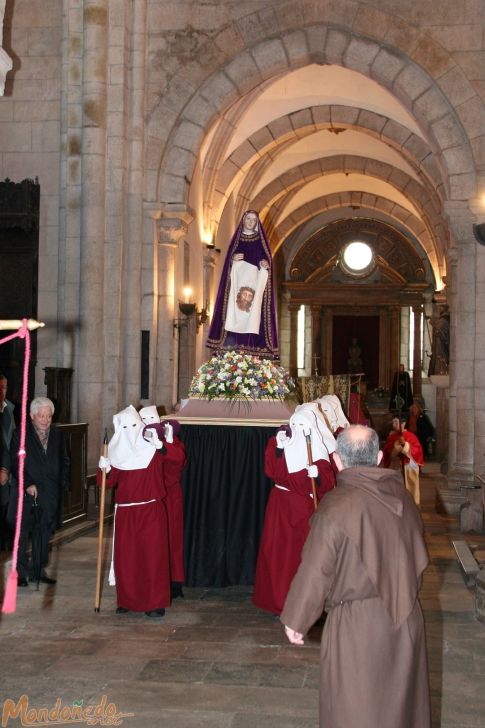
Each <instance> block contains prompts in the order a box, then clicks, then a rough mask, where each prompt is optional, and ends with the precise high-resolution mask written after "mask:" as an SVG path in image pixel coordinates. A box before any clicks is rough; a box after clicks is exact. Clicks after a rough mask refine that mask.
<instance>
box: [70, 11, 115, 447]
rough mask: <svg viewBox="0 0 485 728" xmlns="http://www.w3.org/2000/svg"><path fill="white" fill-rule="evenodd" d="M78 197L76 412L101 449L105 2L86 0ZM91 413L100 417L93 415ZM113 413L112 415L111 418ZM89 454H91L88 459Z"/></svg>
mask: <svg viewBox="0 0 485 728" xmlns="http://www.w3.org/2000/svg"><path fill="white" fill-rule="evenodd" d="M83 7H84V13H83V20H84V34H83V87H82V94H83V118H82V141H81V169H82V173H81V175H82V187H81V188H82V198H81V251H80V270H81V283H80V300H79V314H80V323H79V347H78V365H77V366H76V367H75V369H76V370H77V388H78V416H79V419H80V421H81V422H82V421H89V443H90V451H91V452H92V453H93V456H94V454H95V452H99V443H101V441H102V434H103V431H102V429H103V421H104V420H105V419H106V418H105V413H104V412H103V411H102V409H101V408H100V403H103V389H104V371H103V370H104V362H105V358H104V355H105V352H104V330H103V324H104V310H103V294H104V273H105V271H104V267H105V260H104V246H105V212H106V208H105V188H106V99H107V44H108V12H107V0H84V6H83ZM93 413H99V416H95V417H93ZM112 414H113V413H112V412H111V416H112ZM91 459H92V458H90V460H91Z"/></svg>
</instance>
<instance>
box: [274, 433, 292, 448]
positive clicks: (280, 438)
mask: <svg viewBox="0 0 485 728" xmlns="http://www.w3.org/2000/svg"><path fill="white" fill-rule="evenodd" d="M289 441H290V438H289V437H288V435H287V434H286V432H285V431H284V430H280V431H279V432H277V433H276V447H277V448H279V449H280V450H283V448H284V447H286V445H288V443H289Z"/></svg>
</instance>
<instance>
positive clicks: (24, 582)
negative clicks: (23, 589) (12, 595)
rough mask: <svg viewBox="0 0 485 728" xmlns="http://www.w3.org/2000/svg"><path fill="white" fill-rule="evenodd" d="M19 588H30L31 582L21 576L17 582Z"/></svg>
mask: <svg viewBox="0 0 485 728" xmlns="http://www.w3.org/2000/svg"><path fill="white" fill-rule="evenodd" d="M17 586H29V582H28V581H27V579H26V578H25V577H24V576H19V578H18V580H17Z"/></svg>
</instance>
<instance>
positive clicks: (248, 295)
mask: <svg viewBox="0 0 485 728" xmlns="http://www.w3.org/2000/svg"><path fill="white" fill-rule="evenodd" d="M267 282H268V270H267V269H266V268H258V267H257V266H255V265H252V264H251V263H246V261H244V260H235V261H234V262H233V264H232V268H231V286H230V289H229V298H228V302H227V313H226V320H225V323H224V328H225V329H226V331H233V332H234V333H237V334H257V333H259V326H260V323H261V305H262V301H263V294H264V289H265V288H266V284H267Z"/></svg>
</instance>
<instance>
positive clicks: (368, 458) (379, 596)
mask: <svg viewBox="0 0 485 728" xmlns="http://www.w3.org/2000/svg"><path fill="white" fill-rule="evenodd" d="M381 456H382V453H380V452H379V438H378V436H377V433H376V432H374V430H371V429H370V428H369V427H365V426H362V425H352V426H351V427H347V428H346V429H345V430H343V432H341V433H340V434H339V435H338V437H337V452H336V455H335V457H336V459H337V464H338V467H339V471H340V472H339V474H338V476H337V487H336V488H335V489H334V490H333V491H332V492H331V493H328V494H327V495H326V496H325V498H324V499H323V501H322V502H321V503H320V505H319V507H318V510H317V512H316V514H315V515H314V516H313V519H312V524H311V529H310V534H309V536H308V539H307V541H306V543H305V546H304V549H303V553H302V559H301V564H300V566H299V568H298V571H297V573H296V576H295V578H294V579H293V581H292V584H291V588H290V590H289V593H288V596H287V598H286V602H285V605H284V608H283V611H282V613H281V617H280V620H281V622H282V623H283V624H284V625H285V632H286V635H287V637H288V639H289V641H290V642H291V643H292V644H296V645H302V644H303V643H304V635H305V634H306V633H307V632H308V630H309V629H310V627H312V625H313V624H314V623H315V622H316V620H317V619H319V617H320V615H321V613H322V610H323V609H325V610H326V611H327V619H326V621H325V626H324V628H323V633H322V644H321V649H320V728H337V726H338V727H339V728H430V725H431V716H430V712H431V711H430V697H429V686H428V667H427V657H426V641H425V632H424V619H423V613H422V610H421V605H420V603H419V600H418V591H419V587H420V582H421V576H422V573H423V571H424V569H425V568H426V566H427V564H428V555H427V551H426V546H425V543H424V539H423V533H422V522H421V517H420V514H419V512H418V510H417V508H416V506H415V504H414V502H413V499H412V498H411V496H410V495H409V493H407V492H406V490H405V489H404V488H403V487H402V481H401V478H400V475H399V474H398V473H396V472H393V471H391V470H385V469H383V468H378V467H377V466H378V463H379V461H380V459H381Z"/></svg>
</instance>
